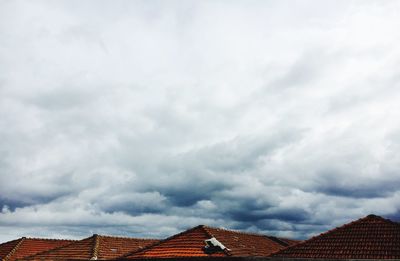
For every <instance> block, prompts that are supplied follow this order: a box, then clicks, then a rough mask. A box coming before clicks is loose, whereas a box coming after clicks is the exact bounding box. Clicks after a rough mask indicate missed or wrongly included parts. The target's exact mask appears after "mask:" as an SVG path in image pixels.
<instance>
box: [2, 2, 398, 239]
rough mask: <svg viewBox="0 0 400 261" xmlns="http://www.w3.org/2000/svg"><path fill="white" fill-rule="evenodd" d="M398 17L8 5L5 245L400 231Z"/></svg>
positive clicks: (262, 6)
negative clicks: (120, 237)
mask: <svg viewBox="0 0 400 261" xmlns="http://www.w3.org/2000/svg"><path fill="white" fill-rule="evenodd" d="M398 8H399V3H398V2H397V1H385V2H382V1H335V3H333V2H331V3H327V2H324V3H321V2H319V1H290V2H289V1H268V2H265V1H250V2H249V1H246V2H245V1H236V2H231V1H229V2H228V1H202V2H197V1H185V2H184V3H183V2H180V1H169V2H161V1H154V2H148V1H135V2H132V1H123V0H120V1H117V2H115V3H113V4H111V3H110V2H107V1H95V2H91V1H89V2H87V3H81V2H78V1H61V2H56V3H54V2H49V1H35V2H32V1H2V2H1V3H0V33H1V36H0V137H2V141H1V142H0V206H1V209H2V212H1V213H0V220H1V221H0V231H1V233H0V234H1V235H2V236H1V238H0V239H4V240H5V239H11V238H14V237H17V236H22V235H25V234H30V235H33V236H34V235H43V236H44V235H47V236H57V237H60V236H65V237H79V236H83V235H87V234H88V233H92V232H94V231H96V232H98V233H102V232H106V233H113V234H118V233H120V234H129V235H140V236H145V235H148V236H166V235H170V234H172V233H175V232H177V231H179V230H181V229H184V228H187V227H189V226H194V225H197V224H199V223H206V224H209V225H217V226H224V227H231V228H241V229H248V230H252V231H263V232H268V233H273V234H280V235H285V236H296V237H305V236H308V235H311V234H313V233H316V232H319V231H322V230H324V229H327V228H330V227H331V226H332V225H339V224H341V223H343V222H346V221H349V220H351V219H353V218H357V217H360V216H362V215H366V214H369V213H371V212H375V213H376V214H382V215H386V216H390V217H396V216H398V213H399V206H398V204H397V202H398V194H399V192H398V189H397V188H398V185H399V181H398V180H399V175H398V171H399V169H398V166H399V161H400V154H399V153H398V151H399V150H398V147H399V144H400V143H399V142H400V140H399V137H400V136H399V130H400V125H399V121H398V119H399V118H400V117H399V116H400V115H399V111H400V108H399V106H400V105H399V102H398V101H399V98H400V91H399V88H397V87H398V79H399V75H400V72H399V70H398V69H397V68H398V64H399V59H398V57H399V54H400V48H399V47H398V42H399V40H400V39H399V38H400V33H398V30H397V28H398V27H399V23H400V19H399V18H398V15H397V13H396V10H397V9H398ZM58 233H59V234H58Z"/></svg>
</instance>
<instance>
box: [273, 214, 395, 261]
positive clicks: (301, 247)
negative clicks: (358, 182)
mask: <svg viewBox="0 0 400 261" xmlns="http://www.w3.org/2000/svg"><path fill="white" fill-rule="evenodd" d="M274 256H275V257H281V258H326V259H400V224H399V223H397V222H393V221H390V220H388V219H384V218H382V217H379V216H376V215H369V216H366V217H364V218H361V219H359V220H356V221H353V222H351V223H348V224H345V225H343V226H341V227H338V228H335V229H332V230H330V231H328V232H325V233H322V234H320V235H318V236H315V237H313V238H311V239H309V240H306V241H304V242H302V243H299V244H297V245H295V246H292V247H288V248H286V249H284V250H282V251H279V252H278V253H276V254H274Z"/></svg>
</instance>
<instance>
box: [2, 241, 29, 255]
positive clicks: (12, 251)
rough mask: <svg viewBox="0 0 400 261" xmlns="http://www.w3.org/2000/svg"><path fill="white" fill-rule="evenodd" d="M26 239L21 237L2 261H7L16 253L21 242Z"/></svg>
mask: <svg viewBox="0 0 400 261" xmlns="http://www.w3.org/2000/svg"><path fill="white" fill-rule="evenodd" d="M25 239H26V237H21V238H20V239H17V240H19V242H18V243H17V244H16V245H15V246H14V247H13V249H11V251H10V252H9V253H8V254H7V255H6V256H5V257H4V260H9V259H10V257H11V256H12V255H13V254H14V253H15V251H17V249H18V248H19V247H20V246H21V244H22V242H23V241H24V240H25Z"/></svg>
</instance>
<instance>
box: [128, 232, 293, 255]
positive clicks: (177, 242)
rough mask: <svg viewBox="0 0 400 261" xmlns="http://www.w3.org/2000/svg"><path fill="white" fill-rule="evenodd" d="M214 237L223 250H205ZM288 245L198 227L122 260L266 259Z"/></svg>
mask: <svg viewBox="0 0 400 261" xmlns="http://www.w3.org/2000/svg"><path fill="white" fill-rule="evenodd" d="M213 237H214V238H215V239H216V240H218V241H219V242H220V243H222V245H223V246H225V247H226V249H224V250H222V249H220V248H218V249H214V250H213V251H209V250H206V249H205V245H206V244H205V240H206V239H210V238H213ZM291 243H292V242H291V241H289V240H285V239H279V238H276V237H268V236H264V235H259V234H250V233H244V232H238V231H232V230H226V229H220V228H213V227H208V226H204V225H200V226H197V227H194V228H191V229H189V230H186V231H184V232H182V233H179V234H176V235H174V236H172V237H169V238H167V239H165V240H162V241H160V242H159V243H156V244H154V245H152V246H149V247H147V248H145V249H142V250H138V251H136V252H132V253H130V254H128V255H125V256H123V257H122V258H123V259H141V258H184V257H207V256H208V257H221V256H234V257H236V256H237V257H244V256H246V257H250V256H269V255H270V254H271V253H273V252H276V251H278V250H280V249H283V248H285V247H286V246H288V245H290V244H291Z"/></svg>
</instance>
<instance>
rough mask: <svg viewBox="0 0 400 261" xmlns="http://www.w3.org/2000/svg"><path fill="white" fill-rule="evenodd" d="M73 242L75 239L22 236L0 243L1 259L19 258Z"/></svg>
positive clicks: (10, 260)
mask: <svg viewBox="0 0 400 261" xmlns="http://www.w3.org/2000/svg"><path fill="white" fill-rule="evenodd" d="M72 242H74V241H73V240H63V239H44V238H26V237H21V238H19V239H16V240H12V241H9V242H6V243H3V244H0V260H9V261H12V260H17V259H21V258H25V257H27V256H30V255H34V254H37V253H39V252H42V251H46V250H49V249H53V248H57V247H61V246H65V245H68V244H70V243H72Z"/></svg>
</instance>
